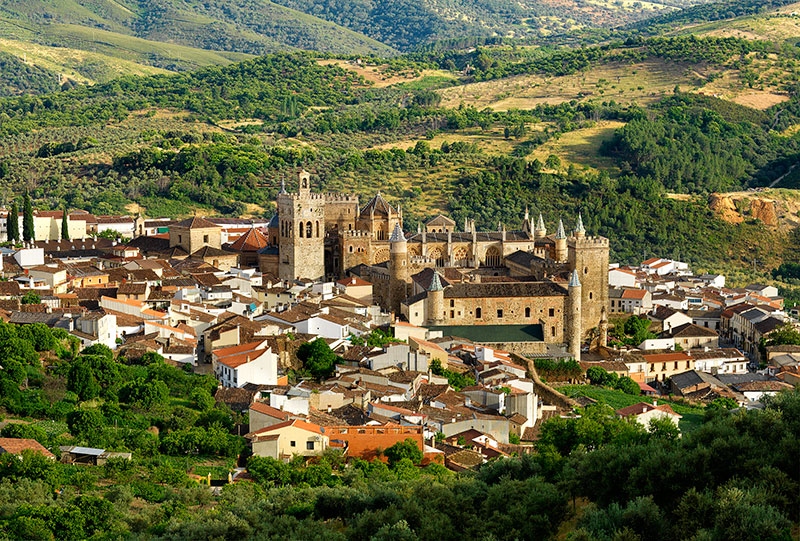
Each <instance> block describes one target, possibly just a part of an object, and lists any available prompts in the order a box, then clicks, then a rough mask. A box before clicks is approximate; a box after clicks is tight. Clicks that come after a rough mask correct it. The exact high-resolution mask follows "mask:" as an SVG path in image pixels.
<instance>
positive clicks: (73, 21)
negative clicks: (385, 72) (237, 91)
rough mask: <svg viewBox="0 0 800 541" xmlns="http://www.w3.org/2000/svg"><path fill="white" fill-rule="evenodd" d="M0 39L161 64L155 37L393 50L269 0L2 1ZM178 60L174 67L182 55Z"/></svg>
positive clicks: (209, 45)
mask: <svg viewBox="0 0 800 541" xmlns="http://www.w3.org/2000/svg"><path fill="white" fill-rule="evenodd" d="M106 33H108V34H106ZM0 37H2V38H10V39H15V40H22V41H31V42H36V43H40V44H43V45H56V46H61V47H72V48H78V49H84V50H91V51H95V50H98V49H101V50H103V51H105V52H107V53H108V54H111V55H112V56H118V57H120V58H133V59H135V60H139V61H142V62H143V63H148V64H151V65H155V66H159V67H167V68H170V67H172V66H171V64H170V63H171V62H172V61H173V59H172V58H168V57H167V58H165V57H163V56H162V55H163V49H164V48H163V47H159V46H158V45H157V44H158V43H159V42H167V43H172V44H175V43H177V44H181V45H186V46H190V47H195V48H199V49H205V50H214V51H230V52H237V53H250V54H256V55H262V54H266V53H269V52H275V51H287V50H298V49H307V50H316V51H327V52H338V53H348V54H380V55H384V56H385V55H391V54H393V52H394V50H393V49H392V48H391V47H389V46H386V45H384V44H382V43H379V42H378V41H375V40H373V39H371V38H368V37H366V36H364V35H362V34H358V33H356V32H353V31H352V30H348V29H346V28H344V27H341V26H338V25H336V24H334V23H332V22H329V21H325V20H322V19H320V18H317V17H314V16H311V15H307V14H304V13H300V12H298V11H294V10H291V9H288V8H286V7H283V6H279V5H278V4H275V3H272V2H270V1H269V0H247V1H229V0H206V1H203V2H201V1H199V0H187V1H180V0H122V1H120V2H117V1H114V0H59V1H57V2H55V1H49V0H7V1H4V2H2V5H0ZM141 39H144V40H148V41H149V42H151V43H147V42H141V41H139V40H141ZM191 54H193V53H192V52H189V55H191ZM132 55H133V56H132ZM183 56H184V57H186V56H187V55H186V54H184V55H183ZM176 60H178V61H179V63H178V66H180V61H182V60H185V58H178V59H176ZM195 67H196V66H195Z"/></svg>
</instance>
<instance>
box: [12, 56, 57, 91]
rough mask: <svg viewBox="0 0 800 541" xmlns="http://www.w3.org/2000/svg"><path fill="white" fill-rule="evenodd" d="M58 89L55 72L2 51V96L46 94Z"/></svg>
mask: <svg viewBox="0 0 800 541" xmlns="http://www.w3.org/2000/svg"><path fill="white" fill-rule="evenodd" d="M57 89H58V77H57V76H56V74H55V73H52V72H50V71H48V70H45V69H43V68H40V67H38V66H33V65H29V64H26V63H24V62H23V61H21V60H20V59H18V58H17V57H16V56H12V55H10V54H8V53H5V52H0V96H13V95H16V94H44V93H46V92H54V91H55V90H57Z"/></svg>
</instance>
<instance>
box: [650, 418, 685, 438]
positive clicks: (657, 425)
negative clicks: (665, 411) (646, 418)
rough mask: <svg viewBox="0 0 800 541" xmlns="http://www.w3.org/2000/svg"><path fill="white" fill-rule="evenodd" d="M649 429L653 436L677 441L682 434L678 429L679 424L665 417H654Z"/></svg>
mask: <svg viewBox="0 0 800 541" xmlns="http://www.w3.org/2000/svg"><path fill="white" fill-rule="evenodd" d="M648 430H649V432H650V437H651V438H657V439H660V440H668V441H675V440H677V439H678V438H679V437H680V435H681V431H680V430H678V426H677V425H676V424H675V423H673V422H672V421H671V420H669V419H665V418H664V417H654V418H653V419H650V424H649V425H648Z"/></svg>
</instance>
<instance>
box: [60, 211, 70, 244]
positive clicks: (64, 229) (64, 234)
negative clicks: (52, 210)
mask: <svg viewBox="0 0 800 541" xmlns="http://www.w3.org/2000/svg"><path fill="white" fill-rule="evenodd" d="M61 240H69V222H68V221H67V207H64V214H63V215H62V216H61Z"/></svg>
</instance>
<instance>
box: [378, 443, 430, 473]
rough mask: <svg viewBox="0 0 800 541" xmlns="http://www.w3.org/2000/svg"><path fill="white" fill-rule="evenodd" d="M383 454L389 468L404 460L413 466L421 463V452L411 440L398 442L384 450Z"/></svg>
mask: <svg viewBox="0 0 800 541" xmlns="http://www.w3.org/2000/svg"><path fill="white" fill-rule="evenodd" d="M383 454H384V456H386V458H387V459H388V460H389V465H390V466H393V465H395V464H397V463H398V462H400V461H401V460H402V459H404V458H407V459H409V460H411V462H412V463H414V464H419V463H420V462H422V450H421V449H420V448H419V446H418V445H417V442H416V441H414V440H413V439H411V438H406V439H405V440H403V441H398V442H397V443H395V444H394V445H392V446H391V447H389V448H388V449H386V450H385V451H384V452H383Z"/></svg>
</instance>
